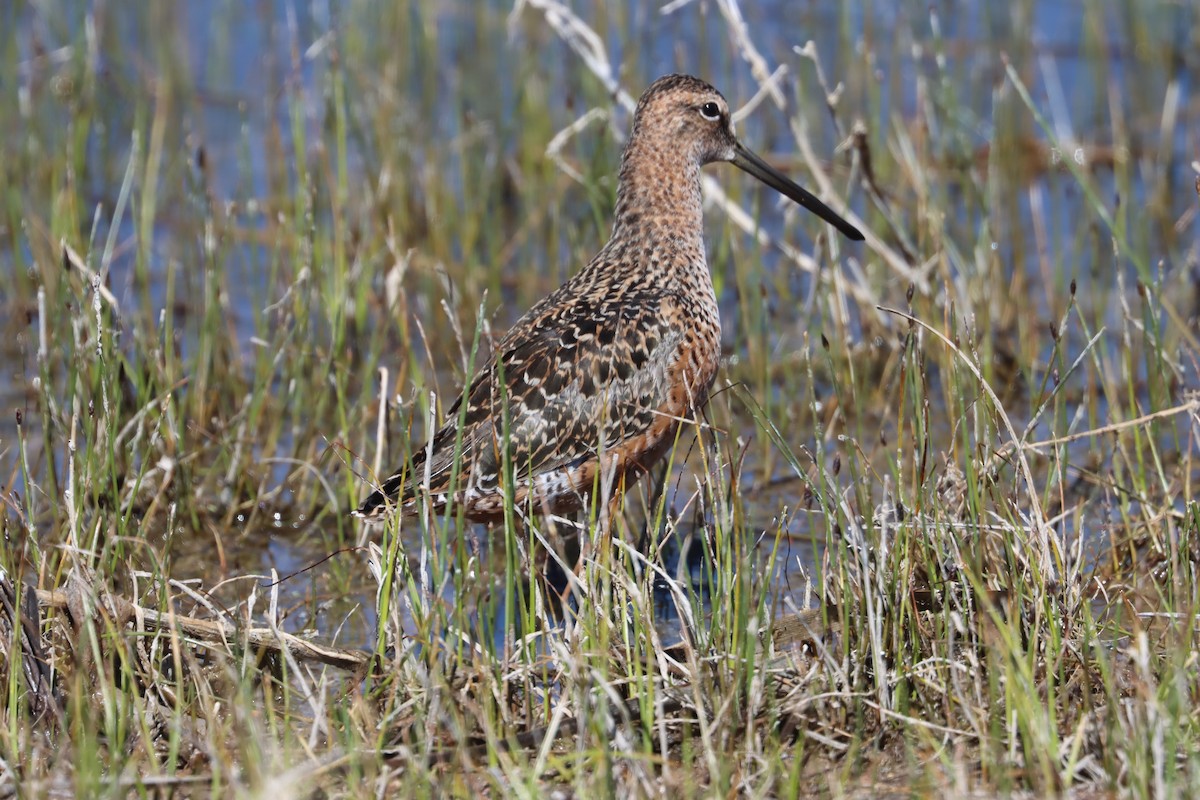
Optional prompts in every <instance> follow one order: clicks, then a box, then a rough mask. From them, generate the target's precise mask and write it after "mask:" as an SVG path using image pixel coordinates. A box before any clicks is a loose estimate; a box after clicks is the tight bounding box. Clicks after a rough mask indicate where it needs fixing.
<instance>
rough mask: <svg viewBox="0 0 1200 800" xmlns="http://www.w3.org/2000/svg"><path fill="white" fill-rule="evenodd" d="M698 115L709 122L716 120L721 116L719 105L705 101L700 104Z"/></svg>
mask: <svg viewBox="0 0 1200 800" xmlns="http://www.w3.org/2000/svg"><path fill="white" fill-rule="evenodd" d="M700 116H702V117H704V118H705V119H706V120H709V121H710V122H716V121H717V120H719V119H720V118H721V107H720V106H718V105H717V104H716V103H705V104H704V105H702V106H700Z"/></svg>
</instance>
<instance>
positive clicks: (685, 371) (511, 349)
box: [354, 75, 862, 521]
mask: <svg viewBox="0 0 1200 800" xmlns="http://www.w3.org/2000/svg"><path fill="white" fill-rule="evenodd" d="M713 161H730V162H732V163H734V164H735V165H736V166H738V167H740V168H742V169H744V170H745V171H747V172H749V173H750V174H752V175H754V176H755V177H757V178H759V179H760V180H762V181H763V182H765V183H767V184H768V185H769V186H771V187H773V188H775V189H776V190H778V191H781V192H783V193H784V194H785V195H787V196H788V197H790V198H792V199H793V200H795V201H796V202H798V203H800V204H802V205H804V206H805V207H806V208H809V209H811V210H812V211H814V212H816V213H817V214H819V215H820V216H821V217H822V218H824V219H825V220H826V221H828V222H830V223H831V224H833V225H835V226H836V227H838V229H839V230H841V231H842V232H843V233H844V234H846V235H847V236H849V237H850V238H853V239H862V234H861V233H859V232H858V230H857V229H855V228H854V227H853V226H851V225H850V224H849V223H847V222H846V221H845V220H843V219H842V218H841V217H839V216H837V215H836V214H835V213H834V212H833V211H831V210H830V209H829V208H827V207H826V206H825V205H823V204H822V203H821V202H820V201H819V200H817V199H816V198H815V197H813V196H812V195H810V194H808V193H807V192H805V191H804V190H803V189H801V188H800V187H799V186H796V185H795V184H794V183H792V182H791V181H790V180H788V179H787V178H785V177H783V176H782V175H780V174H779V173H778V172H776V171H775V170H773V169H772V168H771V167H769V166H767V165H766V164H765V163H764V162H763V161H761V159H759V158H758V157H757V156H755V155H754V154H753V153H751V152H749V151H748V150H746V149H745V148H744V147H742V146H741V145H740V144H739V143H738V141H737V139H736V138H735V136H734V133H733V126H732V124H731V122H730V118H729V107H728V105H727V104H726V102H725V98H723V97H722V96H721V94H720V93H719V92H717V90H716V89H714V88H713V87H711V86H709V85H708V84H707V83H705V82H703V81H701V80H698V79H696V78H692V77H688V76H685V75H668V76H666V77H663V78H660V79H658V80H657V81H655V82H654V83H653V84H652V85H651V86H650V87H649V88H648V89H646V91H645V93H644V94H643V95H642V97H641V99H640V100H639V101H638V105H637V110H636V112H635V113H634V119H633V130H632V132H631V133H630V136H629V141H628V143H627V144H626V146H625V152H624V155H623V156H622V158H621V173H620V181H619V185H618V188H617V208H616V222H615V224H614V225H613V232H612V238H611V239H609V241H608V244H606V245H604V247H603V248H602V249H601V250H600V252H599V253H597V254H596V256H595V258H593V259H592V260H591V262H589V263H588V265H587V266H585V267H584V268H583V269H582V270H580V271H579V273H578V274H576V275H575V276H574V277H572V278H571V279H570V280H568V281H567V282H566V283H565V284H563V285H562V286H561V287H559V289H558V290H557V291H555V292H554V293H553V294H551V295H550V296H549V297H546V298H545V299H544V300H542V301H541V302H539V303H538V304H536V305H535V306H534V307H533V308H531V309H530V310H529V312H528V313H526V314H525V316H523V317H522V318H521V319H520V321H518V322H517V324H516V325H514V326H513V328H512V329H511V330H510V331H509V332H508V334H507V335H506V336H505V337H504V339H503V340H502V341H501V342H500V343H499V345H498V346H497V347H496V348H495V351H494V353H493V355H492V357H491V358H490V359H489V360H488V362H487V364H485V365H484V367H483V368H482V369H481V370H479V372H478V373H477V374H476V375H475V377H474V378H473V379H472V380H471V383H470V386H469V389H468V391H467V392H466V393H465V397H466V410H465V412H464V411H463V408H462V403H463V397H462V395H460V397H459V399H458V401H457V402H456V403H455V404H454V405H453V406H452V407H451V408H450V411H449V413H448V414H447V415H446V422H445V424H444V425H443V426H442V427H441V428H440V429H439V430H438V431H437V432H436V433H435V434H434V436H433V440H432V441H431V442H430V443H428V444H427V445H426V446H424V447H421V448H419V449H418V450H415V451H414V452H413V458H412V463H411V464H408V465H405V466H404V467H402V468H401V469H400V470H398V471H397V472H396V473H395V474H394V475H392V476H391V477H389V478H388V479H387V480H385V481H384V482H383V483H382V484H381V485H380V486H379V487H378V489H377V490H376V491H375V492H373V493H372V494H371V495H370V496H369V497H368V498H367V499H366V500H365V501H364V502H363V504H362V505H361V506H360V507H359V508H358V510H357V511H355V512H354V513H355V515H356V516H359V517H363V518H367V519H374V518H379V517H381V516H382V515H383V514H384V513H385V512H387V511H388V510H389V509H394V508H399V509H400V510H401V511H403V512H405V513H414V512H415V511H416V510H417V509H418V507H419V505H418V504H419V503H420V502H422V501H423V499H424V501H425V502H429V503H430V504H431V507H432V508H433V510H435V511H444V510H446V509H447V508H450V507H453V506H456V505H458V506H461V507H462V510H463V511H464V513H465V514H466V516H467V517H468V518H470V519H476V520H482V521H490V520H494V519H496V518H498V517H499V516H500V515H501V514H502V512H503V508H504V496H505V487H504V485H503V483H504V482H503V480H502V473H503V469H502V465H503V454H504V452H505V447H507V453H508V456H509V458H510V459H511V461H510V463H511V465H512V475H513V479H512V482H513V486H512V496H513V500H514V502H515V504H516V505H517V506H518V507H520V506H523V505H525V504H527V503H528V504H529V505H530V506H531V507H532V509H533V510H534V511H535V512H537V513H555V514H563V513H570V512H572V511H575V510H577V509H579V508H581V507H582V506H583V505H584V504H585V502H586V500H587V498H588V496H589V495H590V494H591V493H592V492H593V491H594V487H595V486H596V485H597V473H598V472H599V475H600V479H601V480H603V481H606V482H609V485H610V487H612V486H616V485H618V484H619V483H621V482H631V481H633V480H636V479H637V478H638V477H639V476H641V475H642V474H643V473H645V472H646V471H647V470H648V469H650V467H651V466H653V464H654V463H655V462H656V461H657V460H658V459H660V458H661V457H662V456H663V454H664V453H665V452H666V450H667V449H668V448H669V447H670V445H671V443H672V442H673V441H674V438H675V433H676V430H677V428H678V426H679V423H680V421H681V420H684V419H688V418H691V417H692V416H693V414H694V413H695V411H696V410H697V409H698V408H700V407H701V406H703V404H704V403H705V401H706V400H707V399H708V392H709V389H710V387H711V386H712V383H713V379H714V378H715V377H716V371H717V364H718V362H719V360H720V355H721V320H720V318H719V316H718V313H717V299H716V296H715V294H714V292H713V285H712V278H711V277H710V276H709V272H708V263H707V261H706V259H705V255H704V241H703V219H702V201H703V196H702V194H701V189H700V168H701V167H702V166H704V165H705V164H708V163H711V162H713ZM505 407H506V408H507V415H508V423H507V431H508V435H507V436H505V435H504V431H505V425H504V424H503V409H504V408H505ZM460 435H461V463H460V467H459V469H458V471H457V472H458V474H457V475H456V476H454V475H453V474H454V472H455V470H454V469H453V463H454V459H455V447H456V441H457V440H458V439H459V437H460ZM452 476H453V477H455V478H456V481H457V483H456V485H455V486H453V487H452V486H451V485H450V482H451V478H452ZM426 481H427V482H428V495H427V496H426V494H425V488H426ZM531 491H532V492H533V495H532V497H530V492H531Z"/></svg>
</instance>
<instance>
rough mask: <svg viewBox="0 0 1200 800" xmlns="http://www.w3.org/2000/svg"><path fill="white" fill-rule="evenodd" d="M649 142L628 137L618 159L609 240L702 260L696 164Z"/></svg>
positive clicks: (701, 207) (701, 203)
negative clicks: (618, 177)
mask: <svg viewBox="0 0 1200 800" xmlns="http://www.w3.org/2000/svg"><path fill="white" fill-rule="evenodd" d="M653 144H654V143H652V142H651V143H645V142H641V141H638V140H634V141H631V142H630V143H629V146H628V147H627V148H626V150H625V154H624V155H623V157H622V159H621V173H620V179H619V182H618V184H617V207H616V212H615V218H616V219H615V222H614V223H613V235H612V238H613V242H627V243H630V244H635V246H636V245H640V246H641V247H642V248H643V249H644V248H647V247H650V248H654V249H666V250H668V251H675V252H679V251H681V250H686V251H687V252H686V255H687V256H688V257H690V258H694V257H695V256H696V255H697V254H698V255H699V257H700V259H701V260H703V254H704V240H703V234H704V228H703V221H704V220H703V203H704V195H703V193H702V191H701V189H700V164H699V163H698V162H697V161H696V160H695V159H691V158H685V157H684V155H683V154H681V153H679V152H678V151H676V150H673V149H671V148H670V147H669V146H661V145H660V146H652V145H653ZM680 255H685V254H684V253H682V252H681V253H680Z"/></svg>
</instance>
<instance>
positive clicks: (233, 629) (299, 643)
mask: <svg viewBox="0 0 1200 800" xmlns="http://www.w3.org/2000/svg"><path fill="white" fill-rule="evenodd" d="M37 599H38V603H40V604H41V605H43V606H47V607H49V608H57V609H66V610H71V599H70V595H69V593H67V592H62V591H46V590H45V589H38V590H37ZM104 599H105V601H106V602H107V603H109V604H111V608H112V610H113V612H114V613H115V614H116V615H117V616H118V617H119V618H125V619H130V618H136V619H138V620H139V621H141V623H143V624H144V625H145V626H146V627H147V628H149V629H151V630H164V631H166V630H178V631H180V632H182V633H183V634H185V635H186V636H189V637H191V638H193V639H196V640H199V641H200V642H201V643H204V644H219V645H222V646H224V647H228V646H229V643H230V641H234V642H241V643H243V644H244V645H246V646H249V647H257V648H261V649H263V650H267V651H270V652H276V653H282V652H284V651H287V653H288V654H289V655H291V656H292V657H293V658H297V659H299V660H301V661H312V662H316V663H320V664H327V665H329V666H331V667H337V668H339V669H346V670H358V669H363V668H365V667H366V666H367V665H368V664H369V663H370V661H371V657H372V656H371V654H370V653H367V652H365V651H362V650H347V649H344V648H340V647H327V646H325V645H320V644H314V643H313V642H310V641H307V640H305V639H301V638H300V637H298V636H293V635H292V634H290V633H284V632H283V631H274V630H271V629H270V628H242V627H240V626H238V625H235V624H234V623H232V622H215V621H212V620H206V619H196V618H195V617H189V616H185V615H183V614H176V613H175V612H173V611H168V612H165V613H164V612H161V611H156V610H155V609H152V608H145V607H143V606H139V605H137V604H136V603H133V602H131V601H129V600H127V599H125V598H124V597H120V596H118V595H114V594H106V595H105V598H104Z"/></svg>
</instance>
